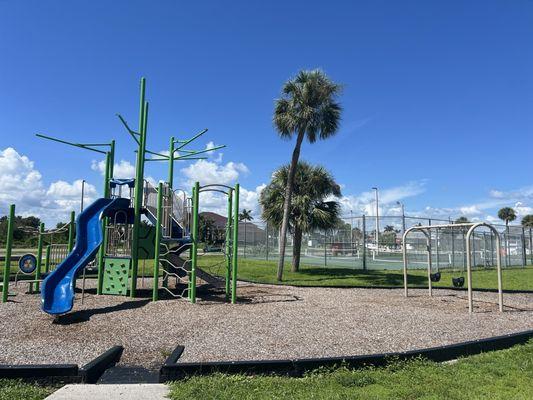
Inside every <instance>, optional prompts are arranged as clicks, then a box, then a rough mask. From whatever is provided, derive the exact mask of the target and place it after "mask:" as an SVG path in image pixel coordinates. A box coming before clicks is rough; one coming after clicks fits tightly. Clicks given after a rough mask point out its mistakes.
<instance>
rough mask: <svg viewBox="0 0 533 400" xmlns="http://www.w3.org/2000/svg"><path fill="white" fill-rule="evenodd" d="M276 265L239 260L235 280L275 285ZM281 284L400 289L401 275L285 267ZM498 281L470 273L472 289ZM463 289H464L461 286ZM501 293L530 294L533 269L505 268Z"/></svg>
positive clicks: (205, 263) (417, 281) (448, 275)
mask: <svg viewBox="0 0 533 400" xmlns="http://www.w3.org/2000/svg"><path fill="white" fill-rule="evenodd" d="M221 260H222V256H208V257H200V258H199V264H198V265H199V266H200V267H202V268H205V269H206V270H207V271H210V272H212V273H215V274H222V273H223V272H222V269H221V268H220V267H216V268H213V267H211V266H212V265H213V264H216V263H217V262H219V261H221ZM276 269H277V262H276V261H264V260H251V259H243V258H240V259H239V269H238V278H239V279H244V280H248V281H253V282H259V283H279V282H277V281H276ZM426 274H427V272H426V271H425V270H409V275H408V281H409V285H410V286H418V287H427V276H426ZM283 275H284V277H283V282H282V284H284V285H294V286H347V287H351V286H398V287H403V272H402V271H400V270H368V271H363V270H358V269H352V268H339V267H328V268H325V267H317V266H310V265H303V266H301V268H300V271H299V272H296V273H295V272H291V271H290V265H289V264H286V267H285V271H284V274H283ZM460 275H461V274H460V273H458V272H455V273H452V272H448V271H445V270H442V278H441V280H440V282H436V283H433V286H437V287H451V286H452V276H454V277H457V276H460ZM497 279H498V277H497V274H496V270H495V269H493V270H477V271H473V273H472V284H473V287H474V288H480V289H481V288H483V289H496V288H497V283H498V281H497ZM465 286H466V285H465ZM503 287H504V289H514V290H533V267H531V266H529V267H526V268H521V267H514V268H506V269H505V270H504V271H503Z"/></svg>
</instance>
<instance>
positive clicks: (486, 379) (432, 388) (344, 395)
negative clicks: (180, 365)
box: [170, 341, 533, 400]
mask: <svg viewBox="0 0 533 400" xmlns="http://www.w3.org/2000/svg"><path fill="white" fill-rule="evenodd" d="M532 393H533V341H530V342H529V343H528V344H526V345H522V346H515V347H513V348H511V349H508V350H501V351H497V352H491V353H485V354H480V355H477V356H472V357H469V358H464V359H461V360H459V361H458V362H456V363H452V364H438V363H433V362H429V361H424V360H416V361H409V362H401V363H396V364H392V365H390V366H388V367H385V368H367V369H362V370H349V369H347V368H342V367H340V368H338V369H334V370H329V371H326V370H322V371H321V370H317V371H315V372H312V373H309V374H308V375H306V376H304V377H303V378H288V377H276V376H255V377H252V376H244V375H225V374H214V375H210V376H204V377H202V376H197V377H192V378H190V379H188V380H186V381H182V382H175V383H173V384H172V385H171V395H170V398H171V399H175V400H177V399H201V400H207V399H218V400H224V399H240V400H246V399H253V400H261V399H280V400H281V399H302V400H303V399H328V400H329V399H361V400H364V399H450V400H452V399H465V400H474V399H506V400H509V399H524V400H525V399H531V394H532Z"/></svg>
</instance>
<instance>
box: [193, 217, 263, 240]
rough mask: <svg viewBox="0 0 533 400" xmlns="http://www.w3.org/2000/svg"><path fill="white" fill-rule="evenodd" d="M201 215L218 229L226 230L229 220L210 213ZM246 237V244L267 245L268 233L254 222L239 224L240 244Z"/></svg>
mask: <svg viewBox="0 0 533 400" xmlns="http://www.w3.org/2000/svg"><path fill="white" fill-rule="evenodd" d="M200 215H201V216H202V217H203V218H204V219H206V220H210V221H212V222H213V225H214V226H215V228H216V229H220V230H224V229H226V222H227V220H228V219H227V218H226V217H224V216H222V215H220V214H217V213H214V212H210V211H205V212H201V213H200ZM245 235H246V244H251V245H254V244H260V243H266V232H265V230H264V229H262V228H260V227H259V226H257V225H256V224H254V223H253V222H246V223H245V222H244V221H241V222H239V242H240V243H244V240H245Z"/></svg>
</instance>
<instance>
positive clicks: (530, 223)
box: [522, 214, 533, 228]
mask: <svg viewBox="0 0 533 400" xmlns="http://www.w3.org/2000/svg"><path fill="white" fill-rule="evenodd" d="M522 226H523V227H524V228H533V214H529V215H526V216H524V218H522Z"/></svg>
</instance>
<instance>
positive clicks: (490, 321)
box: [0, 282, 533, 368]
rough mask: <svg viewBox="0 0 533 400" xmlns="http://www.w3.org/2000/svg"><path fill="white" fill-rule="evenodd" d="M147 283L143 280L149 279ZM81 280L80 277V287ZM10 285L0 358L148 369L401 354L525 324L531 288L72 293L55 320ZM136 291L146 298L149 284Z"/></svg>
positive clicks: (1, 308)
mask: <svg viewBox="0 0 533 400" xmlns="http://www.w3.org/2000/svg"><path fill="white" fill-rule="evenodd" d="M149 283H150V282H147V284H149ZM88 286H90V284H89V285H88ZM22 289H24V290H26V289H27V285H20V284H19V287H18V288H17V289H14V288H12V290H15V291H17V292H18V293H17V295H16V296H15V297H10V302H8V303H6V304H0V332H2V335H0V349H2V351H0V363H4V364H39V363H59V362H68V363H77V364H80V365H83V364H84V363H86V362H88V361H90V360H91V359H93V358H94V357H96V356H98V355H99V354H100V353H101V352H103V351H105V350H107V349H108V348H109V347H111V346H113V345H123V346H124V347H125V350H124V354H123V357H122V361H121V364H124V365H139V366H144V367H147V368H155V367H158V366H160V365H161V363H162V362H163V361H164V359H165V358H166V357H167V356H168V354H170V352H171V351H172V350H173V349H174V347H175V346H177V345H184V346H185V352H184V353H183V356H182V358H181V361H183V362H185V361H221V360H253V359H287V358H289V359H291V358H305V357H326V356H343V355H357V354H368V353H377V352H393V351H405V350H412V349H417V348H424V347H430V346H437V345H444V344H451V343H455V342H461V341H466V340H473V339H479V338H485V337H490V336H495V335H502V334H507V333H513V332H518V331H523V330H528V329H533V294H505V295H504V301H505V304H506V308H505V311H506V312H504V313H499V312H498V311H497V309H498V307H497V303H496V301H497V295H496V294H495V293H478V292H475V293H474V298H475V313H473V314H471V315H470V314H469V313H468V309H467V301H466V292H456V291H447V290H435V291H434V297H433V298H430V297H428V296H427V291H425V290H411V291H410V295H411V297H409V298H407V299H406V298H404V297H403V290H400V289H395V290H384V289H328V288H296V287H282V286H271V285H254V284H247V283H243V284H240V285H239V303H238V304H235V305H232V304H228V303H225V302H223V300H222V297H221V296H214V295H209V294H202V292H199V297H200V298H199V300H198V303H197V304H190V303H188V302H187V301H185V300H174V299H172V300H160V301H158V302H155V303H154V302H150V301H149V300H148V299H147V298H144V299H142V298H141V299H130V298H126V297H116V296H96V295H95V294H94V291H91V292H90V293H88V294H86V296H85V301H84V304H83V305H81V304H80V301H79V297H80V294H78V295H77V299H76V302H75V306H74V309H73V311H72V313H70V314H68V315H66V316H64V317H62V318H61V319H60V320H59V321H56V322H54V319H53V318H52V317H50V316H49V315H47V314H44V313H43V312H41V310H40V297H39V296H38V295H28V294H24V293H23V290H22ZM144 295H146V296H149V291H146V292H145V293H144Z"/></svg>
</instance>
